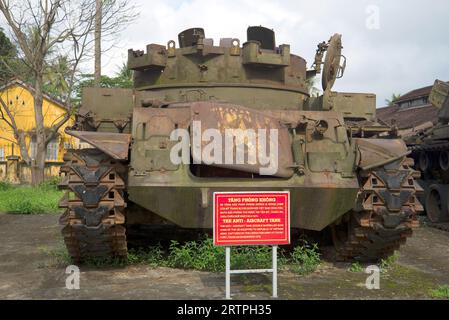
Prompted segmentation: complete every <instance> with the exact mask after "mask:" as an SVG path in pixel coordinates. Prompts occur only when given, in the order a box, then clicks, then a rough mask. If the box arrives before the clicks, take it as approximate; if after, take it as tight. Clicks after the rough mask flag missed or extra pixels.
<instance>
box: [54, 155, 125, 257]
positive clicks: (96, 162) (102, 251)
mask: <svg viewBox="0 0 449 320" xmlns="http://www.w3.org/2000/svg"><path fill="white" fill-rule="evenodd" d="M64 160H65V164H64V166H63V167H61V175H63V176H64V179H63V182H62V183H61V184H60V185H59V188H60V189H62V190H65V194H64V196H63V198H62V199H61V201H60V203H59V207H60V208H64V209H65V212H64V213H63V214H62V216H61V217H60V219H59V222H60V224H61V225H62V226H63V228H62V235H63V237H64V242H65V244H66V247H67V250H68V252H69V254H70V256H71V257H72V259H73V260H74V261H77V262H81V261H83V260H86V259H90V258H108V257H126V256H127V242H126V229H125V227H124V226H123V225H124V223H125V216H124V214H123V211H124V209H125V207H126V202H125V200H124V188H125V183H124V179H123V177H124V174H126V168H125V166H124V165H123V164H121V163H119V162H117V161H115V160H114V159H112V158H111V157H109V156H108V155H106V154H104V153H102V152H101V151H98V150H95V149H83V150H73V151H72V152H69V153H67V154H66V155H65V159H64Z"/></svg>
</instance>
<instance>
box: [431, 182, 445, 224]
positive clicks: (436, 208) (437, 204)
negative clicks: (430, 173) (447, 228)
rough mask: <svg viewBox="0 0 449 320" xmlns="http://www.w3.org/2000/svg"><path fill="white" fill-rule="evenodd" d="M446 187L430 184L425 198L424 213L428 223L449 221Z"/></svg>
mask: <svg viewBox="0 0 449 320" xmlns="http://www.w3.org/2000/svg"><path fill="white" fill-rule="evenodd" d="M448 192H449V188H448V186H447V185H442V184H432V185H431V186H430V187H429V192H428V193H427V196H426V202H425V206H426V213H427V217H428V218H429V220H430V222H432V223H439V222H446V221H448V220H449V213H448Z"/></svg>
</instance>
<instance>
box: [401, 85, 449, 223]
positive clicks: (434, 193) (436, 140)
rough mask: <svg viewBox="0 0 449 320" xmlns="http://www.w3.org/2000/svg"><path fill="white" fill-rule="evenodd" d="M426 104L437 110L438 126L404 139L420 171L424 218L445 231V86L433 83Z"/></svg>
mask: <svg viewBox="0 0 449 320" xmlns="http://www.w3.org/2000/svg"><path fill="white" fill-rule="evenodd" d="M429 101H430V103H431V104H432V105H433V106H435V107H436V108H438V109H439V111H438V123H437V124H436V125H435V126H432V127H431V128H428V129H425V130H421V131H419V132H417V133H416V134H415V135H413V136H410V137H408V138H407V139H406V143H407V145H408V146H409V148H410V150H411V151H412V154H411V157H413V158H414V160H415V164H416V169H417V170H419V171H420V172H421V178H420V180H419V184H420V185H421V186H422V187H423V188H424V191H425V192H424V195H423V196H422V199H421V201H422V203H423V204H424V206H425V209H426V214H427V217H428V218H429V220H430V222H431V223H432V224H433V225H434V226H435V227H438V228H441V229H444V230H447V231H449V83H447V82H444V81H440V80H436V81H435V83H434V85H433V87H432V91H431V92H430V96H429Z"/></svg>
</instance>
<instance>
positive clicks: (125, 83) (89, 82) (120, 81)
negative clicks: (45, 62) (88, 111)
mask: <svg viewBox="0 0 449 320" xmlns="http://www.w3.org/2000/svg"><path fill="white" fill-rule="evenodd" d="M94 86H95V75H94V74H83V75H82V76H81V81H80V83H79V84H78V85H77V87H76V91H75V92H76V96H75V98H74V100H75V101H76V102H80V101H81V97H82V90H83V88H85V87H94ZM100 87H101V88H132V87H133V72H132V70H130V69H128V66H127V64H126V63H123V64H122V66H121V67H120V68H119V70H118V71H117V72H116V73H115V76H114V77H109V76H105V75H102V76H101V77H100Z"/></svg>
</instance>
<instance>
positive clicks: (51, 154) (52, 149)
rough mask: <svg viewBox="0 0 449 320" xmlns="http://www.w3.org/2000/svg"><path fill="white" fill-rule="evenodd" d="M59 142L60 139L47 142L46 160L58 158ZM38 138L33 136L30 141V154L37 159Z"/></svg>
mask: <svg viewBox="0 0 449 320" xmlns="http://www.w3.org/2000/svg"><path fill="white" fill-rule="evenodd" d="M58 151H59V144H58V139H56V138H55V139H53V140H52V141H50V142H49V143H48V144H47V154H46V156H45V160H47V161H55V160H58ZM36 152H37V150H36V138H34V137H33V138H32V139H31V142H30V156H31V158H32V159H36Z"/></svg>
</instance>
